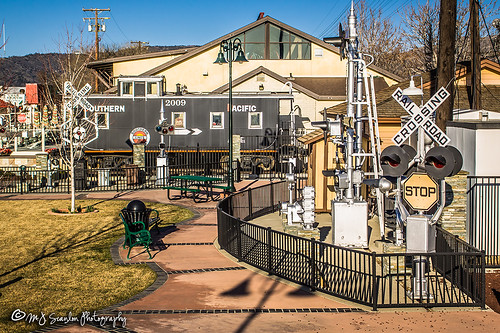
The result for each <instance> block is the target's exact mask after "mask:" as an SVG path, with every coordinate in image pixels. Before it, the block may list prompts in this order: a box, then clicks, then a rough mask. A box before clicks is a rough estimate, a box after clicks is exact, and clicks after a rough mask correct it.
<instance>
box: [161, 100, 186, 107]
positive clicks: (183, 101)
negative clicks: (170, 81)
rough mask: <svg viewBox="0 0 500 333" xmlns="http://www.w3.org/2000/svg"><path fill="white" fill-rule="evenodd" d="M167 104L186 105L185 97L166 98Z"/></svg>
mask: <svg viewBox="0 0 500 333" xmlns="http://www.w3.org/2000/svg"><path fill="white" fill-rule="evenodd" d="M165 106H186V100H185V99H167V100H165Z"/></svg>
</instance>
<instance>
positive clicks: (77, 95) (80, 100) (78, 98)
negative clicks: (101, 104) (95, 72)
mask: <svg viewBox="0 0 500 333" xmlns="http://www.w3.org/2000/svg"><path fill="white" fill-rule="evenodd" d="M91 90H92V87H91V86H90V84H88V83H87V84H86V85H85V86H83V88H82V89H81V90H80V91H77V90H76V89H75V88H74V87H73V85H72V84H71V82H69V81H66V82H64V92H65V93H66V94H69V95H71V101H69V102H68V104H67V105H68V108H71V107H74V106H77V105H80V106H81V107H82V108H83V109H85V110H86V111H90V112H93V111H94V106H93V105H92V104H90V103H89V102H88V101H87V98H85V95H87V94H88V93H89V92H90V91H91Z"/></svg>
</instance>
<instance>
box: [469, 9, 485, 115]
mask: <svg viewBox="0 0 500 333" xmlns="http://www.w3.org/2000/svg"><path fill="white" fill-rule="evenodd" d="M478 5H479V4H478V0H469V10H470V14H469V15H470V26H469V29H470V36H471V43H470V46H471V82H470V83H471V94H472V98H471V103H470V108H471V109H473V110H481V109H482V108H483V107H482V104H481V53H480V49H479V47H480V46H479V42H480V39H479V11H478Z"/></svg>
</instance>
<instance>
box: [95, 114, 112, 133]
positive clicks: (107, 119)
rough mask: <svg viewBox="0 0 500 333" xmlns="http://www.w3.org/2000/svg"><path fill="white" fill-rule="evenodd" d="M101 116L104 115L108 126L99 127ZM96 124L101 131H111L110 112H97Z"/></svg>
mask: <svg viewBox="0 0 500 333" xmlns="http://www.w3.org/2000/svg"><path fill="white" fill-rule="evenodd" d="M99 115H104V116H105V117H106V118H105V119H106V125H104V126H103V125H99ZM95 123H96V124H97V128H100V129H109V112H96V113H95Z"/></svg>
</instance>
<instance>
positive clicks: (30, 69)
mask: <svg viewBox="0 0 500 333" xmlns="http://www.w3.org/2000/svg"><path fill="white" fill-rule="evenodd" d="M186 47H192V46H185V45H175V46H148V47H143V48H141V50H140V52H139V50H138V49H137V48H131V47H122V48H119V47H105V48H104V49H103V52H102V53H101V59H105V58H111V57H119V56H125V55H134V54H139V53H150V52H159V51H168V50H175V49H179V48H186ZM62 55H63V54H62V53H34V54H28V55H25V56H12V57H8V58H3V59H0V61H1V66H0V79H1V81H2V82H5V85H7V86H11V87H22V86H24V85H25V84H26V83H40V84H42V83H44V76H45V75H44V73H45V72H46V71H47V70H49V68H50V70H51V71H52V70H53V71H56V72H58V71H60V70H61V69H60V66H59V58H60V57H61V56H62ZM0 85H3V84H0Z"/></svg>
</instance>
